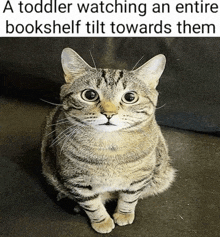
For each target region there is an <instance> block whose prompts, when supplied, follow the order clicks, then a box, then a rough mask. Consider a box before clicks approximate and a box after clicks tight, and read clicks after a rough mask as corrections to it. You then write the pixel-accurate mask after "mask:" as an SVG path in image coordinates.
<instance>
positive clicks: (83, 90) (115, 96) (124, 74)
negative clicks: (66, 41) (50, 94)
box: [61, 48, 166, 132]
mask: <svg viewBox="0 0 220 237" xmlns="http://www.w3.org/2000/svg"><path fill="white" fill-rule="evenodd" d="M61 59H62V67H63V70H64V76H65V80H66V84H64V85H63V86H62V88H61V100H62V102H63V109H64V112H65V113H66V114H67V116H68V117H69V119H70V120H74V121H76V122H78V123H81V124H85V125H87V126H91V127H93V128H95V129H96V130H101V131H106V132H111V131H116V130H120V129H129V128H132V129H133V128H135V127H136V126H141V124H142V123H143V122H145V121H147V120H148V119H150V118H152V116H154V112H155V107H156V104H157V97H158V93H157V91H156V86H157V84H158V81H159V78H160V76H161V74H162V72H163V70H164V67H165V63H166V59H165V56H164V55H161V54H160V55H157V56H155V57H154V58H152V59H150V60H149V61H148V62H146V63H145V64H144V65H142V66H141V67H139V68H138V69H136V70H132V71H127V70H118V69H97V68H92V67H90V66H89V65H88V64H87V63H86V62H85V61H84V60H83V59H82V58H81V57H80V56H79V55H78V54H77V53H76V52H75V51H73V50H72V49H70V48H65V49H64V50H63V52H62V56H61Z"/></svg>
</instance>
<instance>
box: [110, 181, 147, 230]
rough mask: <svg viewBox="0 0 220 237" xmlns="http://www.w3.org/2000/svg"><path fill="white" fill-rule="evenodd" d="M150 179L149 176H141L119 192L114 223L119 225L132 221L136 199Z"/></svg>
mask: <svg viewBox="0 0 220 237" xmlns="http://www.w3.org/2000/svg"><path fill="white" fill-rule="evenodd" d="M150 179H151V177H146V178H143V179H142V180H139V181H136V182H134V183H133V184H131V186H130V188H129V189H128V190H123V191H121V192H119V199H118V204H117V207H116V210H115V213H114V215H113V217H114V221H115V223H117V224H118V225H120V226H123V225H128V224H132V223H133V221H134V217H135V207H136V205H137V203H138V199H139V197H140V196H141V193H142V191H143V190H144V189H145V187H146V186H147V184H148V182H149V180H150Z"/></svg>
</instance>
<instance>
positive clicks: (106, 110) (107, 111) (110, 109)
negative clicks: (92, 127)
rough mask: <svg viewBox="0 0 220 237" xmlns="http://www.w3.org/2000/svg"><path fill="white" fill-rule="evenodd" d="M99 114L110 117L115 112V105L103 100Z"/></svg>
mask: <svg viewBox="0 0 220 237" xmlns="http://www.w3.org/2000/svg"><path fill="white" fill-rule="evenodd" d="M101 114H104V115H105V116H106V118H107V119H111V118H112V116H114V115H115V114H117V108H116V106H115V105H114V104H113V103H112V102H110V101H107V102H106V101H105V102H104V101H103V102H102V103H101Z"/></svg>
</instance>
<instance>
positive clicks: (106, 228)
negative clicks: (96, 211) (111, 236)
mask: <svg viewBox="0 0 220 237" xmlns="http://www.w3.org/2000/svg"><path fill="white" fill-rule="evenodd" d="M92 228H93V229H94V230H95V231H97V232H99V233H101V234H105V233H109V232H111V231H112V230H113V229H114V228H115V224H114V221H113V220H112V219H111V218H110V217H107V218H106V219H105V220H104V221H102V222H99V223H96V222H92Z"/></svg>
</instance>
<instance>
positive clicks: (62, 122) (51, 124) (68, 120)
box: [47, 120, 69, 127]
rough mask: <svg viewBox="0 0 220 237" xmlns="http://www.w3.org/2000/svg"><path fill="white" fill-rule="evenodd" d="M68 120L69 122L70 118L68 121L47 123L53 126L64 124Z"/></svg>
mask: <svg viewBox="0 0 220 237" xmlns="http://www.w3.org/2000/svg"><path fill="white" fill-rule="evenodd" d="M68 122H69V120H67V121H62V122H58V123H54V124H50V125H47V127H52V126H55V125H59V124H64V123H68Z"/></svg>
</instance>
